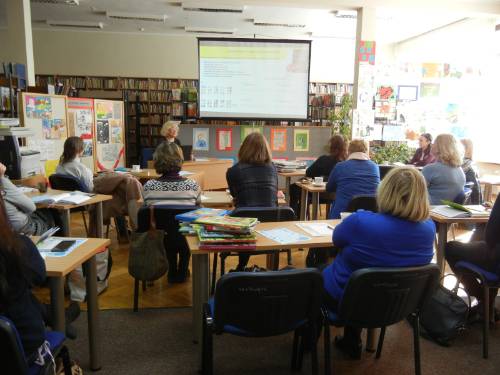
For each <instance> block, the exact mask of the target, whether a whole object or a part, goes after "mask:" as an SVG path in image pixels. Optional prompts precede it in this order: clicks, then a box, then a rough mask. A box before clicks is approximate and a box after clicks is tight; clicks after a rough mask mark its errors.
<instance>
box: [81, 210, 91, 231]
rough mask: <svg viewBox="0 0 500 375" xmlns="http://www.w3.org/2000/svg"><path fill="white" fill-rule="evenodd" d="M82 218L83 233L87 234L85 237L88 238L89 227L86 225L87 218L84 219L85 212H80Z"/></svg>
mask: <svg viewBox="0 0 500 375" xmlns="http://www.w3.org/2000/svg"><path fill="white" fill-rule="evenodd" d="M82 218H83V226H84V227H85V233H87V237H88V236H89V227H88V225H87V218H86V217H85V211H82Z"/></svg>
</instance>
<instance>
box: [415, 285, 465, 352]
mask: <svg viewBox="0 0 500 375" xmlns="http://www.w3.org/2000/svg"><path fill="white" fill-rule="evenodd" d="M457 284H458V283H457ZM459 289H461V290H463V288H459V287H458V285H457V286H456V287H455V288H454V289H453V290H449V289H447V288H445V287H444V286H442V285H441V284H440V285H439V286H438V287H437V288H436V291H435V292H434V294H433V295H432V297H431V298H430V299H429V301H428V302H427V303H426V304H425V305H424V306H423V308H422V310H421V311H420V327H421V334H422V337H424V338H427V339H431V340H433V341H435V342H436V343H438V344H439V345H442V346H450V345H451V344H452V342H453V340H454V339H455V338H456V337H457V336H458V334H459V333H460V332H462V331H463V330H465V327H466V325H467V319H468V317H469V312H470V305H471V299H470V296H469V295H467V299H468V302H469V303H468V304H467V303H466V302H465V301H464V300H463V299H462V298H461V297H459V296H458V290H459Z"/></svg>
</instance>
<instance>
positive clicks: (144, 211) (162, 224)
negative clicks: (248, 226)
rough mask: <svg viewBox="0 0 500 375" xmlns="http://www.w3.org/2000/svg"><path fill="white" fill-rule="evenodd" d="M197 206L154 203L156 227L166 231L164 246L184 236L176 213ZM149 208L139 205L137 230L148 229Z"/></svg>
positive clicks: (136, 297) (136, 291)
mask: <svg viewBox="0 0 500 375" xmlns="http://www.w3.org/2000/svg"><path fill="white" fill-rule="evenodd" d="M198 208H199V207H198V206H185V205H155V206H154V214H155V222H156V229H162V230H164V231H165V232H166V237H165V241H164V242H165V248H166V247H167V246H168V242H171V241H175V240H180V239H182V240H184V236H183V235H182V234H180V233H179V222H178V221H177V220H176V219H175V216H176V215H179V214H182V213H185V212H188V211H192V210H196V209H198ZM149 213H150V209H149V207H148V206H144V207H141V209H140V210H139V212H138V214H137V232H139V233H141V232H146V231H147V230H148V229H149V225H150V222H151V221H150V219H149ZM139 281H141V280H138V279H134V312H137V311H138V306H139ZM142 288H143V290H145V289H146V284H145V282H144V281H143V282H142Z"/></svg>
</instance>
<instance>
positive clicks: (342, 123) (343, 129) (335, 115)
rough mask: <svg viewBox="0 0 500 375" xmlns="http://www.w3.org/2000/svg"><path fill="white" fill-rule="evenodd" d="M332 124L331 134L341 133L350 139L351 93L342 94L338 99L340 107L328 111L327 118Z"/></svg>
mask: <svg viewBox="0 0 500 375" xmlns="http://www.w3.org/2000/svg"><path fill="white" fill-rule="evenodd" d="M328 120H330V122H331V123H332V124H333V134H342V135H343V136H344V137H346V139H351V131H352V95H351V94H347V93H346V94H344V95H343V96H342V99H341V100H340V107H337V108H334V109H333V110H331V111H330V116H329V118H328Z"/></svg>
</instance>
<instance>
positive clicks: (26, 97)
mask: <svg viewBox="0 0 500 375" xmlns="http://www.w3.org/2000/svg"><path fill="white" fill-rule="evenodd" d="M21 104H22V118H21V121H22V124H23V126H24V127H26V128H29V129H31V130H33V132H34V136H32V137H28V138H27V141H26V145H27V147H28V148H29V149H31V150H36V151H40V160H41V162H42V167H43V168H44V169H45V174H46V175H47V176H49V175H51V174H52V173H54V172H55V170H56V168H57V165H58V164H59V158H60V157H61V154H62V152H63V148H64V141H65V140H66V138H67V137H68V126H67V117H66V96H61V95H47V94H36V93H22V95H21Z"/></svg>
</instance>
